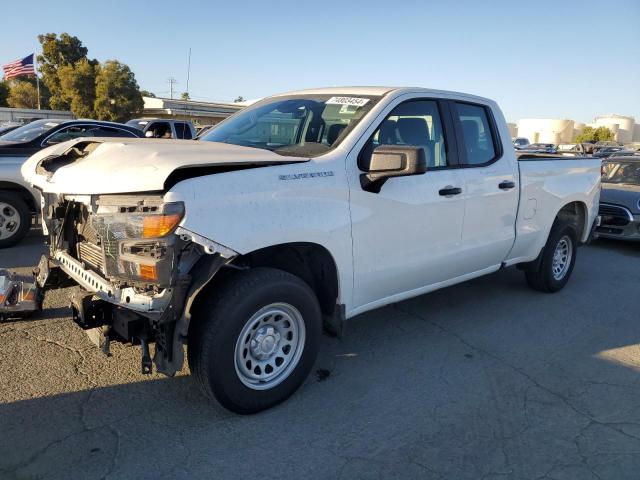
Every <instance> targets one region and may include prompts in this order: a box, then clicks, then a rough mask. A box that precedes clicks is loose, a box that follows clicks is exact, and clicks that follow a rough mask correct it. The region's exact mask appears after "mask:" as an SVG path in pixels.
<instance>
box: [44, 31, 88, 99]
mask: <svg viewBox="0 0 640 480" xmlns="http://www.w3.org/2000/svg"><path fill="white" fill-rule="evenodd" d="M38 41H39V42H40V45H42V54H41V55H38V63H39V68H40V73H41V74H42V83H43V84H44V85H45V86H46V88H47V90H48V92H49V98H48V103H49V105H50V107H51V108H53V109H54V110H69V109H70V108H71V102H72V99H71V98H70V95H69V93H68V92H64V91H63V89H62V86H61V83H60V77H59V75H58V73H59V72H58V70H59V69H60V68H61V67H64V66H71V67H72V68H73V66H74V65H77V64H79V62H80V61H81V60H87V61H88V62H89V63H90V64H92V65H94V66H95V65H96V64H97V61H96V60H88V59H87V52H88V50H87V48H86V47H84V46H83V45H82V42H81V41H80V39H79V38H78V37H73V36H71V35H69V34H68V33H62V34H61V35H60V36H59V37H58V35H57V34H55V33H46V34H44V35H38Z"/></svg>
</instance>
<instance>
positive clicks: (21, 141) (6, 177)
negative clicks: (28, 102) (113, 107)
mask: <svg viewBox="0 0 640 480" xmlns="http://www.w3.org/2000/svg"><path fill="white" fill-rule="evenodd" d="M80 137H129V138H143V137H144V134H143V133H142V131H141V130H138V129H137V128H133V127H129V126H126V125H122V124H119V123H112V122H99V121H95V120H52V119H47V120H36V121H34V122H31V123H29V124H27V125H23V126H22V127H19V128H16V129H15V130H14V131H12V132H9V133H7V134H5V135H2V136H0V180H1V181H0V248H6V247H10V246H12V245H15V244H16V243H17V242H19V241H20V239H22V238H23V237H24V236H25V235H26V234H27V232H28V231H29V229H30V227H31V223H32V220H33V218H34V214H36V213H38V209H39V205H40V194H39V193H38V191H37V190H36V189H34V188H33V187H32V186H31V185H29V184H28V183H26V182H25V181H24V179H23V178H22V175H21V173H20V168H21V167H22V164H23V163H24V162H25V160H27V158H29V157H30V156H31V155H33V154H34V153H36V152H38V151H39V150H41V149H43V148H45V147H48V146H51V145H55V144H58V143H60V142H64V141H66V140H72V139H74V138H80Z"/></svg>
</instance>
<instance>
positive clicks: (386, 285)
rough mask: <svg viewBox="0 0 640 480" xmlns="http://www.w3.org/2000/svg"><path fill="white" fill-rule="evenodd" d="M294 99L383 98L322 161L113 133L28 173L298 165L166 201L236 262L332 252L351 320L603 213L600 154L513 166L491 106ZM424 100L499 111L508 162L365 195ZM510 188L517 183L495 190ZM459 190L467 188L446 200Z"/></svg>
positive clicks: (104, 184)
mask: <svg viewBox="0 0 640 480" xmlns="http://www.w3.org/2000/svg"><path fill="white" fill-rule="evenodd" d="M296 93H314V94H318V93H328V94H332V95H336V96H357V95H383V94H384V95H385V96H384V97H383V98H382V99H381V100H380V101H379V102H378V103H377V104H376V105H374V106H373V107H372V109H371V110H370V111H369V112H368V113H367V115H366V116H365V117H364V118H363V120H362V121H361V122H360V123H359V124H358V125H356V126H355V128H353V130H351V132H350V133H349V134H348V135H347V137H346V138H345V139H344V140H343V141H342V142H341V143H340V145H338V146H337V147H336V148H335V149H334V150H332V151H330V152H328V153H326V154H324V155H322V156H319V157H316V158H313V159H300V158H286V157H281V156H279V155H276V154H274V153H272V152H269V151H266V150H259V149H252V148H246V147H236V146H232V145H222V144H213V143H207V142H202V143H200V142H185V141H183V140H179V141H175V142H172V141H168V140H161V141H157V142H154V141H150V140H144V139H143V140H125V141H123V140H122V139H117V140H104V142H105V143H103V144H102V145H100V146H99V147H98V148H97V149H96V150H95V151H94V152H93V153H91V154H90V155H89V156H87V157H86V158H84V159H82V160H80V161H78V162H76V163H75V164H73V165H69V166H66V167H62V168H60V169H59V170H58V171H57V172H56V173H55V174H54V175H53V177H52V178H51V182H49V181H47V180H46V178H45V177H44V176H41V175H37V174H36V173H35V165H36V164H37V162H38V161H39V160H40V159H41V158H43V157H44V156H46V155H51V154H59V153H61V152H62V151H63V150H64V149H66V148H69V147H70V146H71V145H73V142H68V143H66V144H63V145H60V146H56V147H52V149H47V150H45V151H43V152H42V153H40V154H37V155H35V156H34V157H32V158H31V159H30V160H29V161H28V162H27V164H26V165H25V167H23V172H24V174H25V175H26V176H27V177H28V178H29V180H30V181H31V182H33V183H36V184H38V185H40V186H41V187H42V188H43V189H44V190H45V191H48V192H56V193H74V194H103V193H119V192H142V191H153V190H162V189H163V185H164V181H165V179H166V178H167V176H168V175H169V174H170V173H171V172H172V171H173V170H174V169H176V168H180V167H184V166H195V165H200V166H204V165H234V164H241V163H261V162H269V163H277V162H295V163H289V164H276V165H272V166H269V167H265V168H256V169H247V170H240V171H231V172H226V173H218V174H213V175H208V176H202V177H197V178H191V179H188V180H184V181H182V182H180V183H178V184H176V185H175V186H173V187H172V188H171V189H170V190H169V191H168V192H166V193H165V200H166V201H182V202H184V204H185V209H186V215H185V217H184V219H183V220H182V222H181V227H182V228H183V229H186V230H188V231H190V232H193V233H194V234H197V235H199V236H201V237H204V238H205V239H209V240H211V241H212V242H215V243H217V244H219V245H222V246H225V247H226V248H228V249H232V250H233V251H235V252H238V253H240V254H246V253H249V252H252V251H254V250H257V249H260V248H265V247H268V246H272V245H277V244H282V243H290V242H311V243H315V244H318V245H321V246H323V247H324V248H326V249H327V250H328V251H329V253H330V254H331V256H332V257H333V259H334V260H335V262H336V265H337V267H338V276H339V291H340V294H339V299H338V301H339V302H340V303H342V304H344V305H345V308H346V314H347V316H348V317H349V316H353V315H356V314H359V313H362V312H364V311H367V310H370V309H372V308H376V307H378V306H381V305H385V304H388V303H391V302H395V301H399V300H402V299H404V298H409V297H411V296H415V295H419V294H422V293H425V292H428V291H431V290H435V289H438V288H442V287H444V286H447V285H452V284H455V283H458V282H461V281H464V280H467V279H469V278H473V277H476V276H480V275H483V274H486V273H490V272H493V271H495V270H497V269H498V268H500V266H501V264H502V263H503V262H505V263H506V264H514V263H518V262H524V261H530V260H533V259H534V258H536V257H537V255H538V254H539V252H540V250H541V248H542V246H543V245H544V243H545V242H546V239H547V237H548V234H549V231H550V228H551V225H552V223H553V221H554V219H555V217H556V215H557V213H558V211H559V210H560V209H561V208H562V207H563V206H564V205H566V204H567V203H569V202H573V201H578V202H583V203H584V205H585V206H586V208H587V211H588V215H589V219H588V222H587V224H586V225H585V228H584V231H583V232H581V237H582V239H586V237H587V236H588V233H589V228H590V226H591V224H592V222H593V220H594V219H595V216H596V215H597V210H598V208H597V207H598V199H599V188H600V174H599V168H600V162H599V160H597V159H596V160H566V159H562V160H548V161H533V162H526V161H525V162H517V161H516V159H515V152H514V150H513V147H512V146H511V142H510V134H509V130H508V127H507V124H506V122H505V120H504V117H503V115H502V113H501V112H500V109H499V108H498V106H497V104H496V103H495V102H493V101H491V100H487V99H484V98H481V97H475V96H471V95H465V94H460V93H453V92H444V91H439V90H427V89H413V88H405V89H391V88H386V87H370V88H358V87H351V88H348V89H337V88H336V89H321V90H312V91H307V92H296ZM417 98H446V99H457V100H466V101H472V102H475V103H480V104H483V105H486V106H488V107H489V108H491V109H492V111H493V112H494V116H495V119H496V122H497V125H498V130H499V136H500V138H501V139H502V141H503V143H504V146H503V149H504V154H503V156H502V157H501V158H500V159H499V160H498V161H497V162H495V163H494V164H492V165H489V166H487V167H480V168H465V169H448V170H438V171H429V172H427V173H426V174H424V175H419V176H413V177H398V178H392V179H389V180H388V181H387V183H386V184H385V185H384V186H383V188H382V190H381V192H380V193H379V194H374V193H369V192H365V191H363V190H362V188H361V187H360V183H359V175H360V174H361V173H362V172H361V171H360V170H359V169H358V167H357V163H356V159H357V156H358V154H359V152H360V150H361V149H362V147H363V146H364V144H365V143H366V141H367V139H368V138H369V137H370V135H371V134H372V133H373V132H374V131H375V129H376V128H377V126H378V125H379V123H380V122H381V121H382V120H383V119H384V118H385V116H386V115H387V114H388V113H389V112H390V111H391V110H392V109H393V108H394V107H395V106H396V105H398V104H399V103H400V102H403V101H406V100H410V99H417ZM329 172H331V173H329ZM320 173H321V174H320ZM505 180H508V181H513V182H514V183H515V185H516V186H515V188H514V189H512V190H506V191H505V190H501V189H499V188H498V184H499V183H500V182H502V181H505ZM449 185H451V186H459V187H460V188H462V189H463V194H461V195H459V196H455V197H448V198H447V197H442V196H440V195H439V194H438V191H439V190H440V189H441V188H443V187H445V186H449Z"/></svg>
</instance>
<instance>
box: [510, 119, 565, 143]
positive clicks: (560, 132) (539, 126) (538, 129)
mask: <svg viewBox="0 0 640 480" xmlns="http://www.w3.org/2000/svg"><path fill="white" fill-rule="evenodd" d="M573 129H574V122H573V120H569V119H555V118H524V119H522V120H520V121H519V122H518V136H519V137H526V138H528V139H529V141H530V142H531V143H555V144H556V145H557V144H558V143H570V142H571V141H572V140H573V137H574V131H573Z"/></svg>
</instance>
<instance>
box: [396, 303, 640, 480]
mask: <svg viewBox="0 0 640 480" xmlns="http://www.w3.org/2000/svg"><path fill="white" fill-rule="evenodd" d="M393 307H394V308H396V309H397V310H399V311H401V312H403V313H405V314H407V315H413V316H414V317H415V318H417V319H420V320H422V321H425V322H427V323H429V324H431V325H433V326H434V327H436V328H437V329H439V330H440V331H442V332H443V333H445V334H447V335H450V336H452V337H454V338H455V339H457V340H458V341H459V342H460V343H462V344H463V345H465V346H466V347H468V348H470V349H472V350H473V351H475V352H477V353H480V354H483V355H485V356H487V357H489V358H491V359H493V360H496V361H497V362H499V363H500V364H502V365H505V366H506V367H508V368H509V369H511V370H513V371H514V372H516V373H517V374H519V375H521V376H522V377H524V378H526V379H527V380H528V381H529V382H530V383H531V384H533V385H534V386H535V387H537V388H539V389H540V390H542V391H544V392H546V393H548V394H549V395H551V396H553V397H555V398H557V399H558V400H560V401H561V402H562V403H563V404H564V405H566V406H567V407H568V408H569V409H571V410H572V411H573V412H574V413H576V414H577V415H578V416H580V417H582V418H584V419H585V420H586V421H587V424H586V425H584V426H583V427H582V428H581V429H580V432H579V434H578V435H576V437H574V443H575V444H576V447H577V448H578V455H580V457H581V458H582V460H583V464H584V465H585V467H586V468H588V469H589V471H592V472H593V470H592V467H591V466H590V465H589V464H588V463H586V460H585V458H588V456H587V457H584V456H583V455H582V452H581V451H580V449H579V446H578V444H577V443H576V442H577V438H578V437H579V436H581V435H582V434H583V433H584V431H586V429H587V428H589V427H591V426H593V425H600V426H602V427H604V428H607V429H610V430H612V431H614V432H616V433H618V434H620V435H623V436H625V437H627V438H629V439H632V440H635V441H640V437H637V436H635V435H632V434H630V433H627V432H625V431H624V430H622V429H620V428H617V427H616V425H619V424H631V425H636V426H637V425H638V424H634V423H633V422H604V421H600V420H598V419H597V418H594V417H593V416H592V415H590V414H589V413H587V412H584V411H582V410H580V409H579V408H577V407H576V406H575V405H573V404H572V403H571V402H570V401H569V400H568V399H567V398H566V397H565V396H564V395H562V394H561V393H559V392H556V391H555V390H553V389H551V388H549V387H547V386H546V385H543V384H541V383H540V382H539V381H538V380H536V379H535V378H534V377H533V376H532V375H531V374H529V373H528V372H526V371H524V370H523V369H521V368H520V367H517V366H516V365H513V364H511V363H510V362H508V361H507V360H506V359H504V358H502V357H501V356H499V355H496V354H495V353H493V352H490V351H488V350H486V349H484V348H481V347H478V346H476V345H474V344H473V343H471V342H470V341H468V340H467V339H466V338H464V337H463V336H461V335H460V334H458V333H456V332H454V331H452V330H450V329H448V328H445V327H444V326H443V325H441V324H440V323H438V322H436V321H434V320H432V319H429V318H425V317H424V316H422V315H420V314H418V313H415V312H413V311H411V310H406V309H404V308H402V307H400V306H398V304H393ZM507 466H508V465H507ZM593 475H594V476H595V477H596V478H600V477H599V476H598V475H597V474H596V473H595V472H593Z"/></svg>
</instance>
